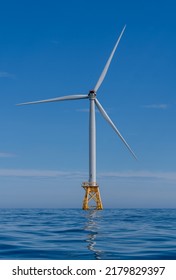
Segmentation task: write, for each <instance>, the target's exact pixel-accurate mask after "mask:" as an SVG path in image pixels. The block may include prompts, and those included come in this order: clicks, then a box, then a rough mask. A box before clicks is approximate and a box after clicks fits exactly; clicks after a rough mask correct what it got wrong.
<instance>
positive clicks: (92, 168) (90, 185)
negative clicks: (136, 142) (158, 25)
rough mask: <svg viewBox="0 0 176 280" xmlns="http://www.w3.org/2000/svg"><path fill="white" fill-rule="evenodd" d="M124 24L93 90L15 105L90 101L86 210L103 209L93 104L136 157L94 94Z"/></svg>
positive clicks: (112, 54)
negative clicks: (99, 184)
mask: <svg viewBox="0 0 176 280" xmlns="http://www.w3.org/2000/svg"><path fill="white" fill-rule="evenodd" d="M125 28H126V26H124V28H123V29H122V31H121V33H120V36H119V37H118V39H117V42H116V44H115V46H114V48H113V50H112V52H111V54H110V57H109V59H108V60H107V62H106V65H105V67H104V69H103V71H102V73H101V75H100V77H99V79H98V81H97V83H96V85H95V87H94V89H93V90H90V91H89V93H88V94H86V95H69V96H63V97H56V98H52V99H46V100H39V101H32V102H25V103H20V104H17V105H30V104H40V103H47V102H58V101H65V100H78V99H88V100H89V102H90V109H89V181H88V182H83V183H82V187H83V188H84V189H85V196H84V200H83V206H82V208H83V209H84V210H88V209H90V208H91V207H94V208H95V209H97V210H101V209H103V206H102V201H101V197H100V191H99V186H98V184H97V180H96V122H95V106H96V107H97V108H98V110H99V111H100V113H101V114H102V116H103V117H104V118H105V120H106V121H107V122H108V123H109V124H110V126H111V127H112V128H113V129H114V131H115V132H116V133H117V135H118V136H119V138H120V139H121V140H122V142H123V143H124V144H125V146H126V147H127V148H128V150H129V151H130V153H131V154H132V155H133V157H134V158H135V159H136V156H135V154H134V152H133V151H132V149H131V148H130V146H129V145H128V143H127V142H126V141H125V139H124V138H123V137H122V135H121V134H120V132H119V131H118V129H117V128H116V126H115V124H114V123H113V122H112V120H111V119H110V117H109V116H108V114H107V113H106V111H105V110H104V109H103V107H102V105H101V104H100V102H99V101H98V99H97V97H96V94H97V91H98V89H99V88H100V86H101V84H102V82H103V80H104V78H105V76H106V73H107V71H108V68H109V66H110V63H111V60H112V58H113V56H114V53H115V51H116V49H117V46H118V44H119V42H120V39H121V37H122V35H123V33H124V31H125ZM92 201H93V202H94V205H90V203H91V202H92Z"/></svg>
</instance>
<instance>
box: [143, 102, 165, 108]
mask: <svg viewBox="0 0 176 280" xmlns="http://www.w3.org/2000/svg"><path fill="white" fill-rule="evenodd" d="M143 107H144V108H148V109H167V108H168V107H169V105H168V104H164V103H163V104H150V105H145V106H143Z"/></svg>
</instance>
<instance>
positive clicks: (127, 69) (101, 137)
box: [0, 0, 176, 208]
mask: <svg viewBox="0 0 176 280" xmlns="http://www.w3.org/2000/svg"><path fill="white" fill-rule="evenodd" d="M175 14H176V4H175V1H171V0H168V1H163V0H161V1H158V0H148V1H146V0H145V1H143V0H133V1H130V0H123V1H122V0H121V1H120V0H101V1H99V0H84V1H81V0H74V1H72V0H65V1H61V0H50V1H36V0H35V1H34V0H30V1H28V0H26V1H23V0H16V1H13V0H6V1H1V4H0V26H1V28H0V97H1V102H0V207H76V208H81V206H82V199H83V196H84V190H83V189H82V188H81V183H82V182H83V181H87V180H88V117H89V115H88V108H89V101H88V100H78V101H66V102H60V103H47V104H41V105H31V106H23V107H17V106H15V104H17V103H20V102H27V101H33V100H39V99H47V98H54V97H57V96H64V95H69V94H86V93H88V91H89V90H90V89H92V88H93V87H94V86H95V84H96V81H97V80H98V78H99V75H100V73H101V71H102V69H103V67H104V65H105V62H106V60H107V58H108V57H109V54H110V52H111V50H112V48H113V46H114V44H115V42H116V40H117V37H118V36H119V34H120V32H121V30H122V28H123V26H124V25H125V24H126V25H127V27H126V30H125V33H124V35H123V37H122V39H121V42H120V45H119V47H118V49H117V51H116V53H115V56H114V58H113V61H112V63H111V66H110V68H109V71H108V74H107V76H106V78H105V80H104V82H103V84H102V86H101V88H100V89H99V91H98V99H99V101H100V102H101V104H102V105H103V107H104V108H105V109H106V111H107V112H108V114H109V116H110V117H111V119H112V120H113V121H114V123H115V124H116V126H117V127H118V129H119V131H120V132H121V134H122V135H123V136H124V138H125V139H126V141H127V142H128V143H129V145H130V146H131V147H132V149H133V150H134V152H135V154H136V155H137V157H138V159H139V160H138V161H135V160H134V159H133V157H132V156H131V154H130V153H129V151H128V150H127V149H126V147H125V146H124V145H123V143H122V142H121V141H120V139H119V138H118V136H117V135H116V134H115V133H114V131H113V130H112V128H111V127H110V126H109V125H108V124H107V123H106V122H105V120H104V119H103V118H102V117H101V115H100V114H99V113H97V114H96V117H97V181H98V183H99V185H100V191H101V196H102V200H103V205H104V207H105V208H109V207H125V208H126V207H176V125H175V121H176V79H175V75H176V74H175V73H176V54H175V51H176V33H175V30H176V17H175Z"/></svg>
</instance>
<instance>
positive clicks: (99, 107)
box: [95, 99, 137, 159]
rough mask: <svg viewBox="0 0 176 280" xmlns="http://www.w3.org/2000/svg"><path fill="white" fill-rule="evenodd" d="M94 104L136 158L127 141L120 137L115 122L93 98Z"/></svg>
mask: <svg viewBox="0 0 176 280" xmlns="http://www.w3.org/2000/svg"><path fill="white" fill-rule="evenodd" d="M95 104H96V106H97V108H98V109H99V111H100V113H101V114H102V116H103V117H104V118H105V120H106V121H107V122H108V123H109V124H110V126H111V127H112V128H113V129H114V130H115V132H116V133H117V135H118V136H119V137H120V139H121V140H122V142H123V143H124V144H125V146H126V147H127V148H128V150H129V151H130V152H131V154H132V155H133V157H134V158H135V159H137V157H136V155H135V153H134V152H133V151H132V149H131V148H130V146H129V145H128V144H127V142H126V141H125V139H124V138H123V137H122V135H121V134H120V132H119V131H118V129H117V128H116V126H115V124H114V123H113V122H112V120H111V119H110V117H109V116H108V114H107V113H106V111H105V110H104V109H103V107H102V106H101V104H100V102H99V101H98V100H97V99H95Z"/></svg>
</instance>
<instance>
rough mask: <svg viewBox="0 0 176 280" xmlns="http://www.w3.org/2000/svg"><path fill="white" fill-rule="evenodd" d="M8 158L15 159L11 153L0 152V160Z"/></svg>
mask: <svg viewBox="0 0 176 280" xmlns="http://www.w3.org/2000/svg"><path fill="white" fill-rule="evenodd" d="M10 157H15V155H14V154H11V153H4V152H2V153H1V152H0V158H10Z"/></svg>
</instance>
